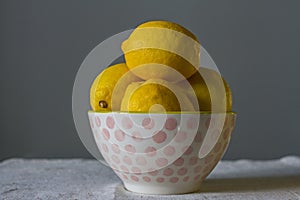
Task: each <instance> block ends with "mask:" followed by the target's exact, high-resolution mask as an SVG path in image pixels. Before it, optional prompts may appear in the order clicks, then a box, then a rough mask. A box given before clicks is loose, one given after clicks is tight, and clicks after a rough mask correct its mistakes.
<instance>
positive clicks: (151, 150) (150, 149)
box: [145, 147, 156, 157]
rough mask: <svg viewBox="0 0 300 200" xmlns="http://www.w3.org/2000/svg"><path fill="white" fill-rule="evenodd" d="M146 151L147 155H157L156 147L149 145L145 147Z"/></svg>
mask: <svg viewBox="0 0 300 200" xmlns="http://www.w3.org/2000/svg"><path fill="white" fill-rule="evenodd" d="M145 153H146V154H147V156H150V157H152V156H155V155H156V149H155V148H154V147H147V148H146V149H145Z"/></svg>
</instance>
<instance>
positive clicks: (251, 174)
mask: <svg viewBox="0 0 300 200" xmlns="http://www.w3.org/2000/svg"><path fill="white" fill-rule="evenodd" d="M0 199H1V200H2V199H7V200H9V199H14V200H15V199H30V200H32V199H105V200H109V199H116V200H119V199H143V200H150V199H168V200H169V199H189V200H190V199H192V200H193V199H206V200H207V199H223V200H226V199H231V200H232V199H233V200H234V199H280V200H282V199H290V200H292V199H297V200H299V199H300V157H296V156H288V157H284V158H281V159H278V160H269V161H252V160H237V161H221V162H220V163H219V164H218V165H217V167H216V168H215V170H214V171H213V172H212V174H210V176H209V177H208V179H207V180H206V181H205V182H204V183H203V186H202V189H201V191H199V192H197V193H192V194H184V195H143V194H136V193H132V192H128V191H126V190H124V188H123V186H122V183H121V181H120V180H119V179H118V177H117V176H115V175H114V174H113V172H112V171H111V170H110V169H109V168H107V167H105V166H103V165H101V164H100V163H99V162H98V161H95V160H82V159H71V160H70V159H67V160H57V159H56V160H46V159H34V160H24V159H9V160H5V161H2V162H1V163H0Z"/></svg>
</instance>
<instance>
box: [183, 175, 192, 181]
mask: <svg viewBox="0 0 300 200" xmlns="http://www.w3.org/2000/svg"><path fill="white" fill-rule="evenodd" d="M189 179H190V177H188V176H186V177H184V178H183V179H182V180H183V181H184V182H187V181H188V180H189Z"/></svg>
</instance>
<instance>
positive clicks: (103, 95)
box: [90, 63, 140, 111]
mask: <svg viewBox="0 0 300 200" xmlns="http://www.w3.org/2000/svg"><path fill="white" fill-rule="evenodd" d="M122 77H126V78H125V79H124V78H123V79H122V81H120V80H121V78H122ZM139 80H140V79H139V78H138V77H136V76H135V75H134V74H132V73H131V72H130V71H129V70H128V68H127V66H126V64H125V63H119V64H116V65H113V66H110V67H108V68H106V69H105V70H103V71H102V73H100V74H99V75H98V76H97V77H96V79H95V80H94V82H93V84H92V86H91V89H90V104H91V107H92V109H93V110H94V111H111V110H112V108H113V110H120V106H121V101H122V98H123V96H124V91H125V89H126V87H127V86H128V85H129V84H130V83H131V82H133V81H139ZM117 83H118V85H120V86H121V87H119V88H120V89H119V90H118V91H119V94H118V95H115V96H114V97H113V99H112V93H113V91H114V89H115V86H116V84H117ZM122 89H123V90H122ZM122 91H123V92H122Z"/></svg>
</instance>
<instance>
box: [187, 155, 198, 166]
mask: <svg viewBox="0 0 300 200" xmlns="http://www.w3.org/2000/svg"><path fill="white" fill-rule="evenodd" d="M197 162H198V158H197V157H195V156H193V157H191V158H190V161H189V164H190V165H196V164H197Z"/></svg>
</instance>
